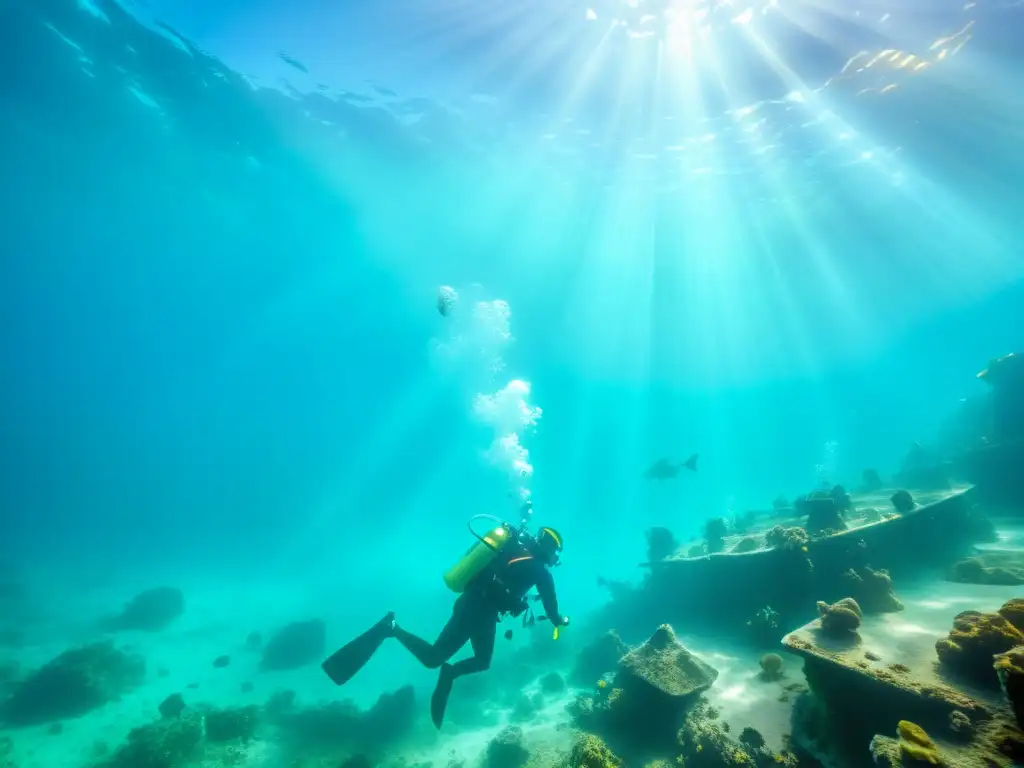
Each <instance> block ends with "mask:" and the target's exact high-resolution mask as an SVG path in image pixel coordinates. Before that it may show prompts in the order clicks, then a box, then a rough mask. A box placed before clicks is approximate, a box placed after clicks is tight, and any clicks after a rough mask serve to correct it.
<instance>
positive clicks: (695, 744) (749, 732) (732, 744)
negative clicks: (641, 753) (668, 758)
mask: <svg viewBox="0 0 1024 768" xmlns="http://www.w3.org/2000/svg"><path fill="white" fill-rule="evenodd" d="M677 738H678V745H679V747H680V748H681V750H682V752H681V754H680V755H679V756H678V757H677V759H676V763H677V765H680V766H686V768H726V767H727V766H734V767H736V768H740V767H742V768H769V767H771V768H776V767H777V766H796V765H797V760H796V757H795V756H794V755H791V754H788V753H781V754H776V753H774V752H772V750H771V749H769V748H768V745H767V744H766V743H765V740H764V737H763V736H762V735H761V734H760V733H758V732H757V731H756V730H754V729H753V728H744V729H743V730H742V732H741V733H740V736H739V740H738V741H733V740H732V739H730V738H729V735H728V726H726V725H722V724H719V723H718V722H716V718H715V713H714V712H713V711H711V710H710V709H709V708H708V707H707V706H706V704H704V703H703V702H702V703H701V704H700V705H699V706H697V707H696V708H694V709H693V711H691V712H690V713H689V714H688V715H687V717H686V721H685V722H684V724H683V727H682V728H681V729H680V730H679V734H678V737H677Z"/></svg>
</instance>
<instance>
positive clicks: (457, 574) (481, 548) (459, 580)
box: [444, 525, 512, 592]
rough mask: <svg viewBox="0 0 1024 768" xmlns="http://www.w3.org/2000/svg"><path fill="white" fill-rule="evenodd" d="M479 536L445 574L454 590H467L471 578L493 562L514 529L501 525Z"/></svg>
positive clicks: (450, 587) (448, 585)
mask: <svg viewBox="0 0 1024 768" xmlns="http://www.w3.org/2000/svg"><path fill="white" fill-rule="evenodd" d="M474 535H477V534H474ZM477 538H478V539H479V541H477V542H476V543H475V544H473V546H471V547H470V548H469V549H467V550H466V554H464V555H463V556H462V559H461V560H459V562H457V563H456V564H455V565H453V566H452V567H451V568H449V569H448V572H447V573H446V574H445V575H444V583H445V585H446V586H447V587H448V589H450V590H451V591H452V592H462V591H463V590H465V589H466V585H467V584H469V582H470V580H471V579H472V578H473V577H474V576H476V575H477V574H478V573H480V571H482V570H483V569H484V568H486V567H487V566H488V565H490V564H491V562H493V560H494V558H495V557H497V556H498V553H499V552H500V551H501V550H502V548H503V547H504V546H505V544H507V543H508V541H509V540H510V539H511V538H512V531H511V530H509V526H507V525H499V526H498V527H497V528H492V529H491V530H490V531H488V532H487V533H485V534H484V535H483V536H479V535H477Z"/></svg>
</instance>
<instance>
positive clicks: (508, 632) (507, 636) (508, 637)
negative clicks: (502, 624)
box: [505, 629, 512, 640]
mask: <svg viewBox="0 0 1024 768" xmlns="http://www.w3.org/2000/svg"><path fill="white" fill-rule="evenodd" d="M505 639H506V640H511V639H512V630H511V629H506V630H505Z"/></svg>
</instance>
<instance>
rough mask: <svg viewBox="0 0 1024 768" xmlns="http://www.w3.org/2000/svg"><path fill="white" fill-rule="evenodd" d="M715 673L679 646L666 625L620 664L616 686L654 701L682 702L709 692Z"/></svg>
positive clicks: (683, 647)
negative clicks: (662, 698)
mask: <svg viewBox="0 0 1024 768" xmlns="http://www.w3.org/2000/svg"><path fill="white" fill-rule="evenodd" d="M717 678H718V670H716V669H715V668H714V667H712V666H711V665H710V664H707V663H706V662H704V661H701V660H700V659H698V658H697V657H696V656H694V655H693V654H692V653H690V652H689V651H688V650H687V649H686V647H685V646H684V645H683V644H682V643H680V642H679V640H678V638H677V637H676V633H675V632H674V631H673V630H672V627H670V626H669V625H668V624H662V625H661V626H660V627H658V629H657V630H655V632H654V634H653V635H651V637H650V638H649V639H648V640H647V642H645V643H644V644H643V645H641V646H640V647H639V648H635V649H633V650H632V651H630V652H629V653H627V654H626V655H625V656H623V657H622V659H621V660H620V661H619V674H618V676H617V677H616V685H617V686H618V687H621V688H623V689H628V690H630V691H631V692H639V691H643V692H646V693H648V694H649V695H651V696H652V697H655V698H660V697H665V698H668V699H685V698H688V697H691V696H696V695H699V694H701V693H703V692H704V691H706V690H708V689H709V688H710V687H711V686H712V685H713V684H714V682H715V680H716V679H717Z"/></svg>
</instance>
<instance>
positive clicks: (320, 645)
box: [260, 619, 327, 671]
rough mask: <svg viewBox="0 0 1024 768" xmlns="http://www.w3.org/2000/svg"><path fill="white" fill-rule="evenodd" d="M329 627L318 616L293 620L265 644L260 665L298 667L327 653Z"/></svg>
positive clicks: (264, 668) (276, 667)
mask: <svg viewBox="0 0 1024 768" xmlns="http://www.w3.org/2000/svg"><path fill="white" fill-rule="evenodd" d="M326 638H327V628H326V627H325V626H324V623H323V622H322V621H320V620H319V619H313V620H311V621H293V622H292V623H291V624H287V625H285V626H284V627H282V628H281V629H279V630H278V631H277V632H276V633H274V635H273V636H272V637H271V638H270V640H269V641H268V642H267V644H266V645H265V646H264V648H263V656H262V658H261V659H260V669H263V670H268V671H269V670H289V669H299V668H300V667H304V666H306V665H307V664H312V663H313V662H316V661H319V660H320V657H322V656H323V655H324V647H325V645H326Z"/></svg>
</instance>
